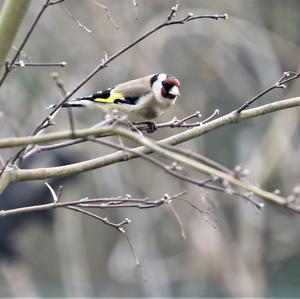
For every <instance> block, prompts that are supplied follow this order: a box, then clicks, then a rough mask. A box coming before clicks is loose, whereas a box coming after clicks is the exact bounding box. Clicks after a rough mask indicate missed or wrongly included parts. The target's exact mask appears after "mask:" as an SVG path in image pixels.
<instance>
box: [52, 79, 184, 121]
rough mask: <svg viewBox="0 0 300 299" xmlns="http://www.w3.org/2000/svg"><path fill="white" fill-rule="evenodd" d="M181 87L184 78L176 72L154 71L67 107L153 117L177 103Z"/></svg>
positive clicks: (83, 98) (136, 117) (134, 117)
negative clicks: (180, 79) (157, 72)
mask: <svg viewBox="0 0 300 299" xmlns="http://www.w3.org/2000/svg"><path fill="white" fill-rule="evenodd" d="M179 87H180V82H179V80H178V79H176V78H175V77H174V76H172V75H169V74H164V73H159V74H153V75H149V76H146V77H143V78H139V79H135V80H131V81H128V82H125V83H121V84H118V85H116V86H115V87H112V88H108V89H106V90H103V91H98V92H96V93H95V94H92V95H89V96H85V97H81V98H76V99H74V100H71V101H69V102H67V103H65V104H63V107H87V108H91V109H99V110H100V111H102V112H103V113H104V114H111V113H112V112H113V111H117V113H118V115H128V117H129V119H130V120H137V119H140V118H142V119H148V120H149V119H154V118H157V117H159V116H160V115H162V114H163V113H164V112H165V111H166V110H167V109H168V108H170V107H171V106H172V105H173V104H174V103H175V101H176V99H177V96H179V95H180V93H179ZM53 107H54V106H52V107H49V108H53Z"/></svg>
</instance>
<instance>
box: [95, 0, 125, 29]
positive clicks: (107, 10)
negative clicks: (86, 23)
mask: <svg viewBox="0 0 300 299" xmlns="http://www.w3.org/2000/svg"><path fill="white" fill-rule="evenodd" d="M92 1H93V2H94V3H95V4H96V5H98V6H100V7H102V8H103V9H104V10H105V12H106V15H107V18H108V20H109V21H110V22H111V23H112V24H113V25H114V26H115V27H116V29H120V26H119V25H118V24H117V23H116V22H115V20H114V19H113V17H112V16H111V13H110V11H109V9H108V7H107V6H105V5H103V4H101V3H99V2H98V1H96V0H92Z"/></svg>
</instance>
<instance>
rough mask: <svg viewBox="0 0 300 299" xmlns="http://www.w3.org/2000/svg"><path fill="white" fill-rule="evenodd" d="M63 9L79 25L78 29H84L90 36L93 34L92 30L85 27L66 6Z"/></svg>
mask: <svg viewBox="0 0 300 299" xmlns="http://www.w3.org/2000/svg"><path fill="white" fill-rule="evenodd" d="M61 7H62V8H63V10H64V12H65V13H66V14H67V15H68V16H69V17H70V18H71V19H72V20H73V21H74V22H75V23H76V24H77V26H78V27H80V28H82V29H83V30H85V31H86V32H87V33H89V34H92V33H93V32H92V30H90V29H89V28H88V27H86V26H85V25H83V24H82V23H81V22H80V21H79V20H78V19H77V18H76V17H75V16H74V15H73V14H72V13H71V11H70V10H69V9H68V8H67V7H66V6H65V5H64V4H63V5H62V6H61Z"/></svg>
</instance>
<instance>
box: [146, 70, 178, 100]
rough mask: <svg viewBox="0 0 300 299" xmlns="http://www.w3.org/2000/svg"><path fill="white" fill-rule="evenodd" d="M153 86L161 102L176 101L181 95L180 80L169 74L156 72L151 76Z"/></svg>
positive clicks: (156, 96) (155, 94)
mask: <svg viewBox="0 0 300 299" xmlns="http://www.w3.org/2000/svg"><path fill="white" fill-rule="evenodd" d="M151 87H152V90H153V93H154V96H155V98H156V99H157V100H158V101H159V102H161V103H170V101H171V103H174V102H175V101H176V99H177V97H178V96H179V95H180V92H179V87H180V81H179V80H178V79H176V78H175V77H174V76H172V75H169V74H164V73H160V74H155V75H153V76H152V77H151Z"/></svg>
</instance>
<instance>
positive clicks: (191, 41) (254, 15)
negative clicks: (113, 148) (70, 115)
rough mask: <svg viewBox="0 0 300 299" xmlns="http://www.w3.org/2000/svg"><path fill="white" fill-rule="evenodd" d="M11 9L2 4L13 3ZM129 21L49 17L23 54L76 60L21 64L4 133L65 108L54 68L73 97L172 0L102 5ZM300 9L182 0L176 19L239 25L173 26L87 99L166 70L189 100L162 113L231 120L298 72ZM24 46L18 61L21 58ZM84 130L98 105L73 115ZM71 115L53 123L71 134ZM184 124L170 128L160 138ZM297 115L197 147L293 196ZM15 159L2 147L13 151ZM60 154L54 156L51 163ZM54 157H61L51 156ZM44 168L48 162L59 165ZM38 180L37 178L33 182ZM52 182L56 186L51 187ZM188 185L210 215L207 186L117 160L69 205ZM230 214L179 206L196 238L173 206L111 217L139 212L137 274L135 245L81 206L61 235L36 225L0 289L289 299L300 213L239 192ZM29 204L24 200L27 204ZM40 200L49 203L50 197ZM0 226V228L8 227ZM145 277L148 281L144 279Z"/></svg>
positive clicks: (132, 213) (82, 8)
mask: <svg viewBox="0 0 300 299" xmlns="http://www.w3.org/2000/svg"><path fill="white" fill-rule="evenodd" d="M2 2H3V1H0V4H2ZM99 3H101V4H103V5H105V6H107V7H108V8H109V10H110V14H111V16H112V18H113V19H114V20H115V21H116V23H117V24H118V25H119V26H120V29H116V28H115V26H114V25H113V24H112V22H110V21H109V19H108V17H107V14H106V11H105V10H104V9H103V8H101V7H100V6H97V5H96V4H95V2H94V1H92V0H91V1H88V0H85V1H70V0H69V1H68V0H66V1H65V6H66V7H67V9H68V10H69V11H70V12H72V14H73V15H74V16H75V17H76V18H78V20H79V21H80V22H81V23H82V24H84V25H85V26H87V27H88V28H89V29H90V30H92V34H89V33H87V32H86V31H85V30H83V28H81V27H79V26H77V25H76V23H75V22H74V20H72V18H70V16H68V14H66V12H65V11H64V9H62V7H61V6H60V5H56V6H53V7H51V8H49V9H48V10H47V12H46V13H45V15H44V16H43V18H42V19H41V21H40V23H39V25H38V27H37V28H36V30H35V31H34V33H33V35H32V36H31V39H30V41H29V43H28V44H27V46H26V48H25V51H24V56H23V60H24V61H33V62H58V61H66V62H67V63H68V65H67V67H66V68H64V69H61V68H53V69H50V68H42V67H41V68H30V67H24V68H17V69H16V70H15V71H14V73H13V74H11V75H10V76H9V78H8V79H7V81H6V83H5V85H4V87H3V88H2V90H1V93H0V110H1V115H0V136H1V137H4V136H19V135H26V134H28V133H30V132H31V130H32V128H33V127H34V126H35V124H36V123H37V122H38V121H39V120H41V117H42V116H43V115H46V113H47V112H46V111H45V110H44V107H46V106H48V105H49V104H52V103H56V102H58V101H59V99H60V93H59V90H58V89H57V87H56V86H55V84H54V82H53V81H52V80H51V79H50V73H51V72H53V71H55V72H59V75H60V76H61V78H62V79H63V80H64V82H65V86H66V88H67V90H71V89H72V88H73V87H75V86H76V84H78V82H79V81H80V80H81V79H82V78H83V77H84V76H86V75H87V74H88V73H89V72H90V71H91V70H92V69H93V68H94V67H95V66H96V64H97V63H98V62H99V61H100V60H101V58H102V57H104V52H107V53H108V55H111V54H113V53H114V52H115V51H117V50H119V49H120V48H122V47H123V46H125V45H127V44H128V43H130V42H131V41H133V40H134V39H135V38H136V37H138V36H139V35H141V34H142V33H144V32H145V31H146V30H149V29H150V28H151V27H153V26H154V25H156V24H158V23H159V22H161V20H163V19H164V18H165V17H166V16H167V15H168V13H169V11H170V7H172V6H173V5H174V1H169V0H165V1H161V0H151V1H150V0H137V3H138V4H139V6H138V9H137V15H138V19H137V20H136V19H135V13H136V12H135V9H134V7H133V4H132V1H124V0H115V1H108V0H99ZM41 5H42V1H32V4H31V7H30V10H29V13H28V14H27V16H26V17H25V21H24V23H23V25H22V27H21V29H20V32H19V34H18V37H17V40H16V41H15V46H16V47H17V46H18V45H19V44H20V42H21V40H22V38H23V37H24V34H25V33H26V32H27V30H28V28H29V26H30V24H31V23H32V20H33V19H34V17H35V16H36V14H37V12H38V10H39V9H40V7H41ZM299 11H300V3H299V1H297V0H286V1H276V0H249V1H248V0H247V1H237V0H217V1H209V0H206V1H202V0H201V1H200V0H184V1H181V5H180V10H179V11H178V13H177V15H178V16H185V15H186V14H187V13H188V12H193V13H194V14H200V13H228V14H229V15H230V19H229V20H227V21H213V20H199V21H194V22H190V23H188V24H186V25H178V26H172V27H168V28H164V29H162V30H161V31H159V32H157V33H155V35H153V36H151V37H150V38H148V39H147V40H145V41H143V42H142V43H140V44H138V45H137V46H136V47H135V48H133V49H132V50H130V51H128V52H127V53H126V54H124V55H122V56H121V57H120V58H118V59H117V60H115V61H114V62H112V63H111V64H110V65H109V66H108V67H107V68H106V69H105V70H104V71H103V72H101V73H99V74H98V75H96V76H95V77H94V78H93V79H92V80H90V81H89V82H88V84H86V85H85V86H84V87H83V88H81V89H80V91H79V92H78V95H85V94H90V93H91V92H94V91H97V90H100V89H103V88H106V87H109V86H112V85H114V84H115V83H119V82H123V81H127V80H129V79H133V78H135V77H140V76H144V75H147V74H151V73H156V72H167V73H171V74H174V75H176V77H178V78H179V79H180V80H181V81H182V89H181V92H182V96H181V97H180V98H179V100H178V103H177V105H176V107H174V108H173V109H172V110H171V111H169V112H168V114H166V115H165V116H164V118H163V119H164V120H169V119H171V118H172V117H173V116H177V117H182V116H186V115H188V114H189V113H193V112H195V111H196V110H200V111H201V113H202V114H203V116H204V117H205V116H208V115H210V114H211V113H212V112H213V111H214V110H215V109H219V110H220V112H221V114H224V113H227V112H229V111H231V110H233V109H234V108H236V107H238V106H239V105H240V104H241V103H242V102H244V101H245V100H247V99H249V98H251V97H253V96H254V95H256V94H258V93H259V92H260V91H262V90H263V89H265V88H266V87H268V86H270V85H271V84H273V83H274V82H275V81H276V80H277V79H278V78H279V77H280V76H281V74H282V72H283V71H284V70H299V63H300V52H299V43H300V41H299V23H300V14H299ZM13 51H14V50H12V52H11V54H13ZM299 92H300V88H299V82H298V81H295V82H294V83H293V84H291V85H290V86H289V87H288V89H285V90H276V91H275V92H273V93H271V94H269V95H268V96H266V97H264V98H263V99H260V102H265V103H267V102H268V101H275V100H277V99H282V98H287V97H292V96H296V95H299ZM74 113H75V117H76V126H77V127H87V126H89V125H92V124H93V123H96V122H97V119H98V118H99V116H98V115H97V114H96V113H94V112H91V111H81V110H80V111H74ZM66 119H67V114H66V113H64V112H62V111H61V113H60V115H59V116H58V119H57V122H56V126H55V129H63V128H68V122H67V121H66ZM173 130H176V129H166V130H160V131H159V132H158V133H156V135H155V138H160V137H163V136H167V135H169V134H170V133H172V132H174V131H173ZM298 132H299V110H297V109H293V110H287V111H282V112H279V113H275V114H273V115H268V116H265V117H260V118H257V119H253V120H250V121H245V122H243V123H240V124H238V125H235V126H228V127H226V128H221V129H219V130H217V131H215V132H213V133H211V134H207V135H205V136H202V137H201V138H198V139H197V140H193V141H191V142H189V143H186V144H185V147H187V148H192V149H194V150H195V151H198V152H200V153H202V154H205V155H207V156H209V157H210V158H213V159H215V160H217V161H218V162H221V163H223V164H224V165H226V166H228V167H230V168H234V167H235V166H236V165H238V164H239V165H242V166H244V167H246V168H248V169H249V170H250V173H251V174H250V177H251V180H252V181H254V182H255V183H257V184H259V185H260V186H262V187H264V188H266V189H268V190H271V191H272V190H275V189H280V190H281V192H282V194H286V195H288V194H289V193H290V192H291V191H292V189H293V187H294V186H295V185H296V184H297V183H299V180H300V170H299V169H300V168H299V164H300V159H299V157H300V155H299V154H300V150H299V145H300V139H299V134H298ZM108 152H110V150H108V149H107V148H104V147H100V146H99V145H92V144H91V145H89V146H86V145H85V146H80V145H78V146H74V147H72V148H70V149H68V150H67V154H68V155H70V156H71V157H72V159H76V160H84V159H88V158H92V157H96V156H100V155H103V154H105V153H108ZM10 154H11V152H9V151H2V152H1V155H2V156H3V157H8V156H9V155H10ZM48 155H51V153H44V154H43V157H44V158H45V159H47V158H49V156H48ZM48 160H49V159H48ZM40 163H41V164H40V165H47V166H50V165H51V164H47V161H46V160H45V161H44V162H40ZM35 185H36V184H35ZM40 185H41V188H45V187H44V186H43V184H42V183H40ZM182 190H187V191H188V192H189V193H188V195H187V198H188V199H190V200H192V201H193V202H194V203H195V204H198V205H199V206H202V207H205V206H206V204H207V202H206V200H205V198H206V197H207V194H206V191H203V190H201V189H199V188H196V187H191V186H188V185H185V184H184V183H182V182H179V181H177V180H176V179H174V178H172V177H169V176H168V175H166V174H165V173H162V172H161V171H160V170H158V169H156V168H154V167H153V166H152V165H149V164H147V162H146V161H141V160H134V161H130V162H128V163H121V164H118V165H112V166H109V167H106V168H104V169H99V170H96V171H93V172H90V173H85V174H82V175H80V176H79V177H76V179H75V178H74V179H73V183H72V179H71V182H69V184H68V185H66V186H65V190H64V193H63V196H62V199H63V200H75V199H79V198H82V197H87V196H90V197H105V196H107V197H110V196H118V195H125V194H127V193H129V194H131V195H133V196H135V197H145V196H148V197H150V198H153V199H155V198H158V197H161V196H162V195H163V194H164V193H170V194H174V193H177V192H180V191H182ZM210 197H211V198H213V200H214V202H215V203H216V205H217V207H216V209H215V211H214V213H215V215H216V217H217V218H218V225H217V228H216V229H214V228H213V227H212V226H211V225H210V224H208V223H207V222H206V221H204V219H203V217H202V216H201V215H199V214H198V213H197V212H196V211H195V210H194V209H191V208H190V207H189V206H186V205H184V204H181V203H177V204H176V205H174V207H175V209H176V210H177V212H178V214H179V215H180V218H181V219H182V222H183V226H184V229H185V231H186V235H187V238H186V239H183V238H182V237H181V233H180V229H179V227H178V223H177V222H176V220H175V218H174V216H173V215H172V213H170V211H169V210H168V209H166V208H157V209H153V210H147V211H140V210H129V209H127V210H121V209H120V210H114V211H108V210H104V211H102V213H101V215H105V216H107V217H110V218H111V219H115V220H118V219H123V218H125V217H129V218H131V219H132V223H131V224H130V225H129V227H128V228H127V231H128V234H129V237H130V239H131V240H132V242H133V245H134V247H135V250H136V253H137V255H138V257H139V258H140V260H141V262H142V264H143V266H144V268H143V272H144V273H143V274H141V272H139V271H138V270H137V269H136V266H135V262H134V258H133V256H132V254H131V252H130V250H129V248H128V245H127V244H126V242H125V240H124V239H123V238H122V236H120V235H119V234H118V233H117V232H116V231H115V230H112V229H111V228H109V227H106V226H104V225H102V224H100V223H98V222H95V221H94V220H92V219H90V218H85V217H84V216H82V215H76V214H74V213H72V212H69V211H55V221H54V228H53V230H45V229H44V228H43V227H40V226H37V225H36V224H32V225H26V226H25V225H24V226H23V227H21V228H20V229H19V232H18V233H17V234H16V235H14V239H15V242H16V243H15V245H16V246H17V248H18V250H19V251H20V253H21V256H22V257H21V258H20V259H19V260H18V261H15V262H8V261H5V259H4V260H2V261H1V268H0V269H1V279H0V295H1V296H9V295H19V296H20V295H22V296H24V295H31V296H33V295H40V296H94V295H96V296H128V297H130V296H211V295H212V296H229V297H230V296H275V295H277V296H280V295H282V296H288V295H290V296H291V295H297V294H299V292H300V275H299V268H300V267H299V265H300V252H299V248H300V247H299V242H300V241H299V240H300V237H299V235H300V218H299V216H298V215H292V214H288V213H286V212H285V211H283V210H279V209H277V208H274V207H272V206H270V205H266V207H265V208H264V209H263V210H262V211H260V212H258V211H257V210H256V209H255V208H254V207H253V206H251V205H249V204H248V203H247V202H244V201H242V200H240V199H236V198H233V197H232V196H230V195H226V196H225V195H220V194H217V193H211V194H210ZM19 200H20V202H22V198H19ZM41 201H42V199H41ZM0 225H1V222H0ZM143 275H145V276H146V277H147V282H144V281H143Z"/></svg>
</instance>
